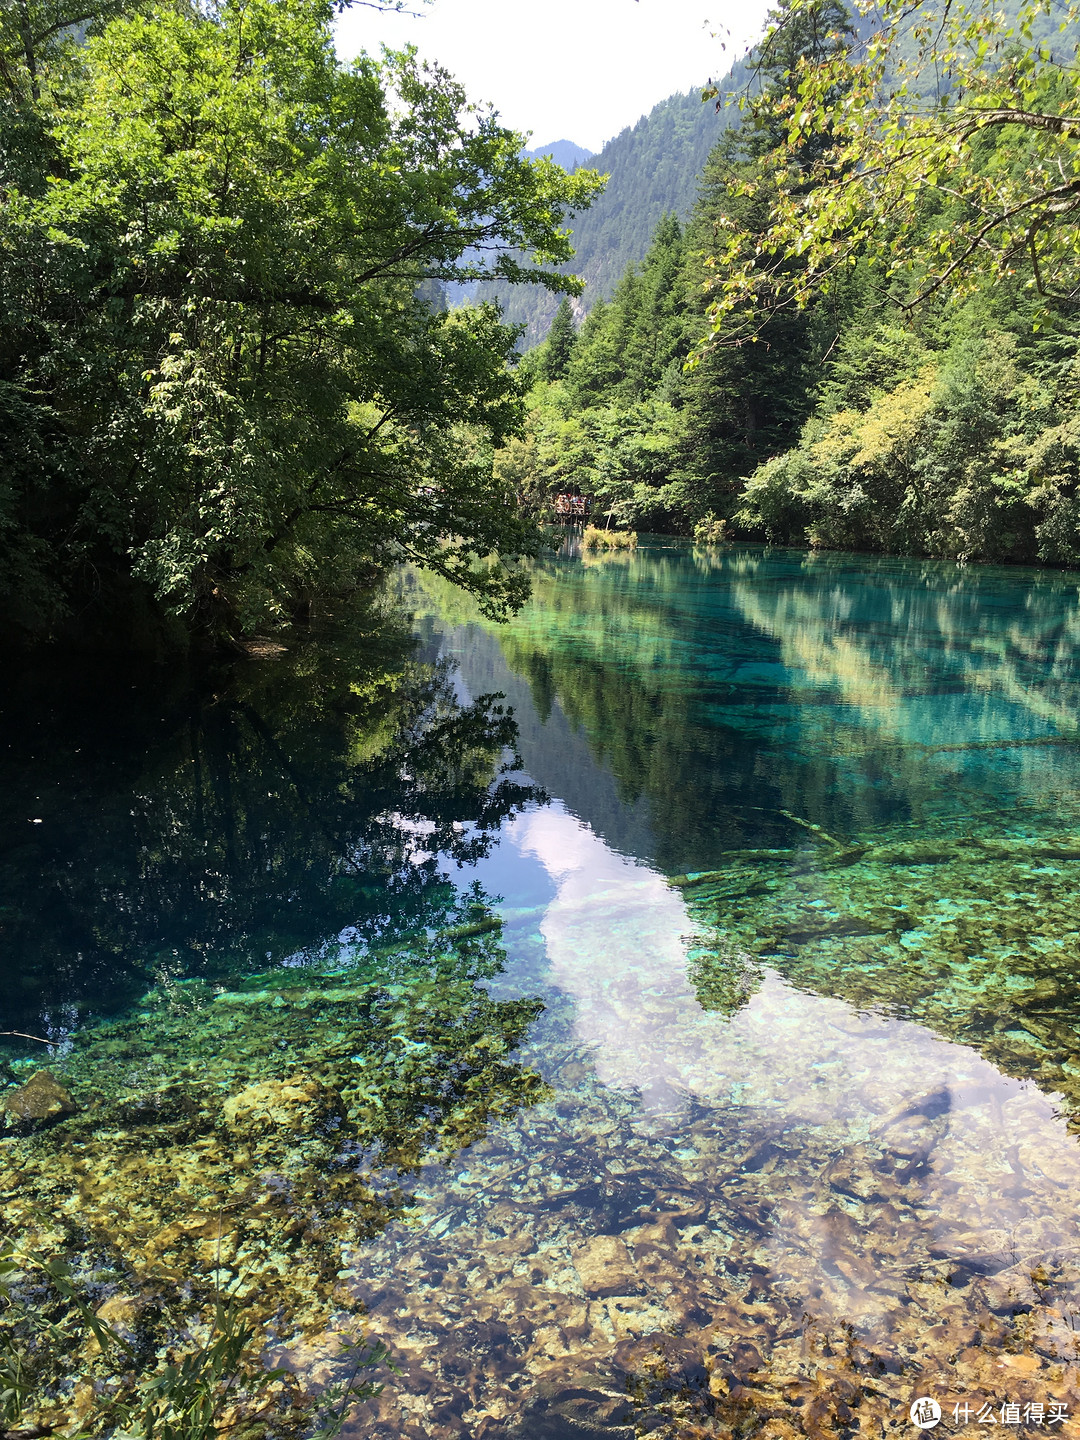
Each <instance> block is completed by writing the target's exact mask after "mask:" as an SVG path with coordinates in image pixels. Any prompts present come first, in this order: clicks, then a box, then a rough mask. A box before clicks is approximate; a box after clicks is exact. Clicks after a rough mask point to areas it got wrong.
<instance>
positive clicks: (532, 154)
mask: <svg viewBox="0 0 1080 1440" xmlns="http://www.w3.org/2000/svg"><path fill="white" fill-rule="evenodd" d="M593 154H594V152H593V151H592V150H586V149H585V147H584V146H583V145H575V144H574V142H573V140H553V141H552V142H551V144H550V145H538V146H537V147H536V149H535V150H526V151H525V153H524V156H523V159H525V160H539V159H541V158H542V157H543V156H546V157H547V158H548V159H549V160H554V161H555V164H556V165H561V166H562V168H563V169H564V170H576V169H577V167H578V166H579V165H584V164H585V162H586V161H587V160H591V159H592V157H593Z"/></svg>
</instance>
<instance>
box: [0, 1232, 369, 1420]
mask: <svg viewBox="0 0 1080 1440" xmlns="http://www.w3.org/2000/svg"><path fill="white" fill-rule="evenodd" d="M182 1291H183V1287H182V1286H180V1287H177V1286H176V1285H175V1284H173V1283H172V1282H171V1281H169V1280H167V1279H166V1278H165V1277H162V1276H158V1277H155V1279H154V1280H153V1283H152V1285H151V1286H149V1287H148V1286H147V1284H146V1282H145V1281H144V1283H143V1289H142V1292H141V1293H140V1294H138V1295H136V1296H125V1295H114V1296H113V1297H112V1298H111V1301H107V1302H106V1303H105V1304H104V1305H100V1306H99V1307H98V1308H97V1309H95V1308H94V1304H93V1303H92V1300H91V1298H90V1295H89V1293H88V1292H87V1291H86V1290H85V1289H84V1288H83V1287H81V1286H80V1285H78V1284H77V1283H76V1282H75V1280H74V1278H73V1275H72V1271H71V1267H70V1266H69V1264H68V1262H67V1261H66V1260H65V1259H64V1258H63V1257H61V1256H52V1257H47V1256H45V1255H41V1254H36V1253H34V1252H32V1251H27V1250H24V1249H20V1248H19V1247H18V1246H17V1245H16V1243H15V1242H14V1241H13V1240H12V1239H11V1238H8V1239H6V1240H5V1241H3V1242H2V1243H0V1302H2V1308H0V1385H2V1386H3V1389H2V1391H0V1424H2V1425H3V1428H4V1430H5V1432H7V1433H14V1434H16V1435H19V1434H25V1435H27V1436H30V1435H34V1434H42V1435H43V1434H49V1433H51V1432H52V1430H53V1429H54V1428H55V1423H50V1422H51V1421H52V1413H53V1412H52V1407H51V1406H49V1405H48V1402H47V1398H46V1391H47V1390H48V1389H50V1388H55V1384H54V1385H53V1386H50V1384H49V1382H50V1380H53V1381H55V1371H56V1368H57V1367H56V1361H57V1356H58V1353H59V1354H62V1355H63V1357H64V1359H65V1360H66V1362H67V1363H68V1364H72V1363H78V1364H79V1368H80V1370H81V1372H82V1373H81V1376H80V1383H79V1384H77V1385H76V1393H75V1410H76V1420H75V1424H76V1430H77V1433H78V1435H79V1436H80V1437H92V1436H104V1435H123V1436H124V1437H125V1440H209V1437H211V1436H215V1435H218V1434H221V1433H222V1432H223V1431H226V1430H237V1429H239V1430H240V1431H241V1432H242V1433H245V1434H247V1435H249V1436H250V1435H255V1434H263V1433H265V1432H266V1430H267V1428H268V1427H272V1428H273V1430H274V1432H275V1433H276V1434H279V1435H286V1434H287V1435H296V1434H299V1433H302V1432H304V1431H308V1432H309V1433H310V1435H311V1440H332V1437H333V1436H335V1435H337V1434H338V1433H339V1431H340V1430H341V1428H342V1427H343V1425H344V1424H345V1421H346V1419H347V1416H348V1414H349V1411H350V1408H351V1407H352V1406H353V1405H354V1404H355V1403H357V1402H358V1401H361V1400H366V1399H371V1398H373V1397H374V1396H376V1395H378V1393H379V1391H380V1389H381V1388H382V1387H381V1385H379V1384H377V1383H375V1382H373V1381H372V1380H369V1379H365V1378H363V1374H362V1372H365V1371H370V1370H372V1369H374V1368H377V1367H379V1366H385V1367H386V1368H388V1369H390V1370H391V1371H392V1370H394V1369H395V1366H394V1365H393V1364H392V1362H390V1360H389V1352H388V1350H387V1348H386V1346H385V1345H383V1344H381V1343H380V1342H378V1341H376V1342H374V1343H366V1342H364V1341H360V1340H354V1339H346V1340H345V1341H344V1342H343V1344H342V1347H341V1348H342V1354H345V1355H348V1356H349V1358H350V1360H351V1362H352V1363H351V1365H350V1370H349V1374H348V1375H347V1377H346V1379H345V1380H344V1381H342V1382H341V1383H339V1384H338V1385H336V1386H334V1387H332V1388H331V1389H330V1390H328V1391H326V1392H324V1393H322V1394H316V1393H313V1392H311V1391H310V1390H306V1389H305V1388H304V1387H303V1386H302V1385H301V1383H300V1382H299V1380H298V1379H297V1377H296V1376H295V1375H294V1374H293V1373H292V1372H291V1371H290V1370H289V1369H287V1368H285V1367H283V1366H273V1367H267V1366H266V1365H264V1364H263V1363H262V1361H261V1358H260V1357H261V1352H262V1350H263V1349H264V1346H265V1337H264V1336H263V1335H261V1334H260V1333H259V1331H258V1330H257V1328H256V1327H255V1326H254V1325H252V1324H250V1323H248V1322H247V1321H246V1320H245V1319H244V1317H243V1311H242V1308H241V1307H240V1306H239V1305H238V1304H237V1303H236V1302H235V1301H232V1302H229V1303H226V1302H224V1301H223V1300H222V1298H221V1296H220V1294H218V1295H216V1296H215V1299H214V1302H213V1305H212V1307H211V1309H210V1310H209V1312H208V1313H206V1314H203V1315H196V1316H189V1317H188V1319H187V1323H186V1325H185V1327H184V1333H183V1335H181V1336H175V1337H173V1339H172V1341H171V1342H170V1343H168V1344H167V1346H166V1347H165V1348H164V1360H162V1358H161V1355H162V1352H161V1350H160V1349H155V1347H154V1346H153V1344H152V1343H149V1341H148V1334H147V1328H148V1327H146V1326H143V1327H142V1333H141V1334H140V1333H139V1329H138V1328H136V1329H134V1330H132V1329H128V1333H127V1334H124V1333H122V1330H121V1328H118V1324H114V1323H110V1320H109V1319H106V1318H105V1316H106V1315H110V1316H112V1317H118V1316H119V1315H121V1314H124V1315H126V1316H127V1317H129V1318H130V1317H132V1316H134V1315H136V1314H137V1313H138V1311H139V1310H143V1311H147V1310H149V1311H150V1312H151V1313H153V1312H154V1311H155V1310H156V1311H158V1312H159V1311H160V1309H161V1306H162V1304H163V1303H164V1304H166V1305H168V1306H170V1307H171V1308H173V1309H178V1308H182V1307H183V1294H182ZM151 1293H152V1294H153V1296H154V1302H153V1304H150V1305H148V1303H147V1302H148V1300H149V1295H150V1294H151ZM118 1301H119V1304H118V1303H117V1302H118ZM124 1328H127V1327H124ZM199 1331H202V1332H203V1334H204V1338H203V1339H201V1340H200V1339H198V1338H196V1337H197V1332H199ZM50 1372H54V1373H53V1374H52V1375H50ZM91 1377H92V1378H91ZM35 1402H36V1403H35ZM28 1406H29V1407H31V1408H32V1409H34V1410H40V1411H41V1412H42V1413H43V1414H45V1415H48V1416H49V1417H50V1419H49V1420H48V1421H46V1422H45V1423H43V1424H31V1425H29V1426H26V1425H24V1424H23V1425H21V1428H16V1427H20V1424H21V1422H23V1421H24V1420H25V1419H26V1411H27V1408H28ZM312 1425H314V1426H315V1427H316V1428H315V1429H314V1430H312V1429H311V1427H312Z"/></svg>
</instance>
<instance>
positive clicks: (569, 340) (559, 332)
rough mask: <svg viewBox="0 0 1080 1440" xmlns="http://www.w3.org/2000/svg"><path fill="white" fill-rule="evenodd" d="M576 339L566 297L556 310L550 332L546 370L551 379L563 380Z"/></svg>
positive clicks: (572, 317)
mask: <svg viewBox="0 0 1080 1440" xmlns="http://www.w3.org/2000/svg"><path fill="white" fill-rule="evenodd" d="M576 340H577V332H576V331H575V329H574V316H573V313H572V312H571V309H570V301H569V300H568V299H566V298H565V297H564V298H563V301H562V304H561V305H560V306H559V308H558V309H557V310H556V311H555V318H554V320H552V322H551V329H550V331H549V332H548V341H547V359H546V363H545V366H544V370H545V372H546V374H547V378H548V379H549V380H561V379H562V377H563V376H564V375H565V374H566V371H567V367H568V366H569V364H570V358H571V356H572V355H573V353H574V342H575V341H576Z"/></svg>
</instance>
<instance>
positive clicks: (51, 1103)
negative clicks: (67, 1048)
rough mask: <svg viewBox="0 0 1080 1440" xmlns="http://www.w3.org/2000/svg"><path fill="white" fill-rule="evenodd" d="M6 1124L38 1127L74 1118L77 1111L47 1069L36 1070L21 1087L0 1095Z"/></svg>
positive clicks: (65, 1091) (68, 1094)
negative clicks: (66, 1118)
mask: <svg viewBox="0 0 1080 1440" xmlns="http://www.w3.org/2000/svg"><path fill="white" fill-rule="evenodd" d="M0 1107H2V1108H3V1111H4V1114H5V1117H6V1120H7V1123H8V1125H12V1124H15V1125H27V1124H31V1125H41V1124H47V1123H48V1122H49V1121H50V1120H59V1119H60V1117H61V1116H62V1115H74V1114H75V1112H76V1110H77V1109H78V1108H79V1107H78V1106H77V1105H76V1104H75V1101H74V1100H73V1099H72V1098H71V1095H70V1093H69V1092H68V1091H67V1090H66V1089H65V1088H64V1086H63V1085H61V1084H60V1081H59V1080H57V1078H56V1076H55V1075H54V1074H53V1073H52V1072H51V1071H50V1070H38V1071H37V1073H36V1074H34V1075H31V1076H30V1079H29V1080H28V1081H27V1082H26V1084H25V1085H20V1086H19V1088H18V1089H17V1090H9V1091H8V1092H7V1093H6V1094H4V1095H3V1096H0Z"/></svg>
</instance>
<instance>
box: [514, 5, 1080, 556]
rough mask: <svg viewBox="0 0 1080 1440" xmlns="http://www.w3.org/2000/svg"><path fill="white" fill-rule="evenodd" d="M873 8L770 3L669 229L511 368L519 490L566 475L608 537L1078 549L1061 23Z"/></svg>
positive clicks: (1072, 189)
mask: <svg viewBox="0 0 1080 1440" xmlns="http://www.w3.org/2000/svg"><path fill="white" fill-rule="evenodd" d="M885 14H886V19H885V24H884V29H883V30H875V31H873V32H870V31H868V27H867V22H866V21H865V20H859V18H858V17H856V18H855V20H854V21H853V20H852V18H851V17H849V15H848V14H847V12H846V11H845V10H844V9H843V8H842V7H841V6H840V5H838V4H835V3H832V0H824V3H821V4H810V5H804V4H800V3H798V0H795V3H793V4H791V5H790V6H787V7H785V8H784V9H783V10H781V11H779V12H776V13H775V14H774V16H773V25H772V29H771V31H770V34H769V37H768V38H767V39H766V41H765V42H764V44H763V45H762V47H761V49H760V50H759V51H758V52H757V55H756V57H755V58H754V60H753V61H752V64H751V67H750V68H751V71H752V72H753V83H752V85H751V87H750V93H749V94H748V95H747V97H745V98H744V105H743V109H742V112H741V116H740V123H739V124H738V125H737V126H736V127H733V128H731V129H729V130H727V131H725V132H724V134H723V135H722V136H721V138H720V140H719V141H718V143H717V144H716V146H715V147H714V148H713V150H712V152H711V154H710V156H709V159H708V162H707V164H706V166H705V168H704V171H703V174H702V176H701V180H700V185H699V194H698V201H697V205H696V207H695V208H694V210H693V213H692V215H691V216H690V218H689V220H688V222H687V223H686V224H681V223H680V222H679V220H678V218H677V217H676V216H675V215H668V216H666V217H665V218H664V219H663V220H662V221H661V223H660V224H659V225H658V226H657V228H656V231H655V233H654V237H653V243H652V246H651V248H650V250H649V252H648V254H647V256H646V258H645V259H644V261H643V262H642V263H640V264H631V265H629V266H628V267H627V269H626V271H625V273H624V274H623V277H622V279H621V280H620V281H619V284H618V285H617V287H616V289H615V291H614V293H613V295H612V297H611V299H610V301H609V302H607V303H599V304H596V305H594V306H593V308H592V310H591V311H590V312H589V314H588V316H587V318H586V319H585V320H584V323H583V324H581V325H580V327H577V326H575V325H574V324H573V321H572V312H571V307H570V305H569V304H568V303H564V304H563V305H562V307H561V309H560V311H559V313H558V315H557V316H556V319H555V322H554V323H553V326H552V331H551V335H550V337H549V338H548V340H547V341H546V342H544V343H543V344H542V345H540V346H538V347H536V348H534V349H533V350H532V351H531V352H530V353H529V354H528V355H527V357H526V359H525V361H524V362H523V363H524V370H525V373H526V376H527V378H528V380H529V382H530V384H531V385H532V390H531V400H530V405H531V416H530V423H529V427H528V431H527V434H526V436H525V437H524V438H520V437H519V438H515V439H513V440H511V441H510V442H509V444H508V445H507V446H506V447H504V449H503V450H502V451H501V453H500V455H499V457H498V459H497V465H498V468H499V472H500V474H501V475H502V476H503V477H504V478H505V480H506V481H507V483H508V484H512V485H514V486H515V487H516V488H517V490H518V492H519V494H521V495H522V497H523V498H524V499H525V501H526V502H527V503H528V504H531V505H532V506H534V507H535V508H537V509H542V508H544V507H545V506H546V505H547V503H548V500H549V497H550V496H551V495H552V494H554V493H556V492H558V491H560V490H564V489H568V488H570V489H573V488H575V487H578V486H580V488H581V490H582V491H583V492H584V493H586V494H588V495H590V496H592V497H593V499H594V502H595V504H596V506H597V507H598V509H599V512H600V515H601V517H602V518H601V523H602V524H604V523H606V524H610V525H614V526H619V527H633V528H639V529H646V530H654V531H657V530H658V531H668V532H677V533H695V534H697V536H698V537H699V538H702V539H708V540H713V541H717V540H721V539H724V538H726V537H730V536H743V537H747V538H752V539H757V540H766V541H771V542H776V543H782V544H794V545H806V544H809V545H811V546H824V547H841V548H853V549H863V550H876V551H884V552H889V553H910V554H921V555H930V556H944V557H955V558H960V559H983V560H1017V561H1041V562H1045V563H1068V564H1075V563H1077V562H1078V561H1080V500H1078V498H1077V489H1076V487H1077V481H1078V479H1080V470H1078V463H1080V427H1078V424H1077V420H1076V414H1077V402H1078V387H1080V328H1078V326H1077V298H1078V294H1080V292H1078V289H1077V284H1076V282H1077V275H1076V262H1075V255H1076V234H1075V229H1074V227H1073V224H1072V221H1071V218H1070V217H1071V215H1072V214H1073V213H1074V212H1075V211H1076V208H1077V205H1078V203H1080V202H1078V200H1077V194H1078V192H1080V178H1078V161H1077V156H1076V144H1075V125H1076V122H1075V121H1072V120H1070V119H1069V118H1068V117H1069V115H1070V113H1072V112H1071V111H1070V106H1073V107H1075V91H1076V69H1075V61H1074V60H1073V59H1072V58H1071V57H1072V55H1073V47H1072V44H1071V39H1070V37H1071V35H1072V34H1074V33H1075V32H1074V30H1073V29H1072V28H1071V27H1070V28H1069V29H1067V30H1066V31H1065V33H1064V35H1063V36H1061V37H1059V36H1058V34H1057V31H1058V26H1057V25H1056V24H1055V23H1053V22H1052V20H1051V19H1048V17H1047V15H1045V14H1044V13H1043V11H1042V10H1041V9H1038V8H1036V7H1032V10H1031V13H1030V14H1028V13H1027V12H1026V11H1025V12H1024V13H1023V14H1021V15H1020V17H1019V18H1018V20H1017V21H1016V23H1015V24H1013V25H1011V26H1007V25H1005V24H1004V23H1003V22H1002V20H1001V18H1000V17H996V18H995V17H993V16H991V15H990V13H989V11H988V10H987V11H985V12H984V11H983V10H981V9H979V8H978V7H973V8H971V9H968V10H964V11H962V12H960V13H959V14H957V13H956V12H950V14H951V15H952V17H953V18H951V19H949V18H948V16H947V17H946V19H945V21H943V22H942V27H941V28H939V29H936V30H935V29H933V27H927V31H926V32H925V34H924V32H922V31H918V30H917V31H912V29H911V25H910V20H909V19H906V18H905V12H903V11H902V9H901V7H899V6H896V7H894V10H893V11H892V12H890V11H889V10H888V8H886V12H885ZM860 32H861V33H860ZM869 33H872V34H873V35H874V36H875V43H874V44H872V45H869V46H868V45H867V44H865V39H866V35H867V34H869ZM932 65H936V66H937V71H936V75H935V84H936V86H937V93H935V94H931V93H930V86H929V85H928V83H927V75H928V72H929V71H930V69H931V66H932ZM886 77H887V78H888V94H889V95H890V96H891V98H889V99H886V98H885V87H884V85H883V81H884V80H885V78H886Z"/></svg>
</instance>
